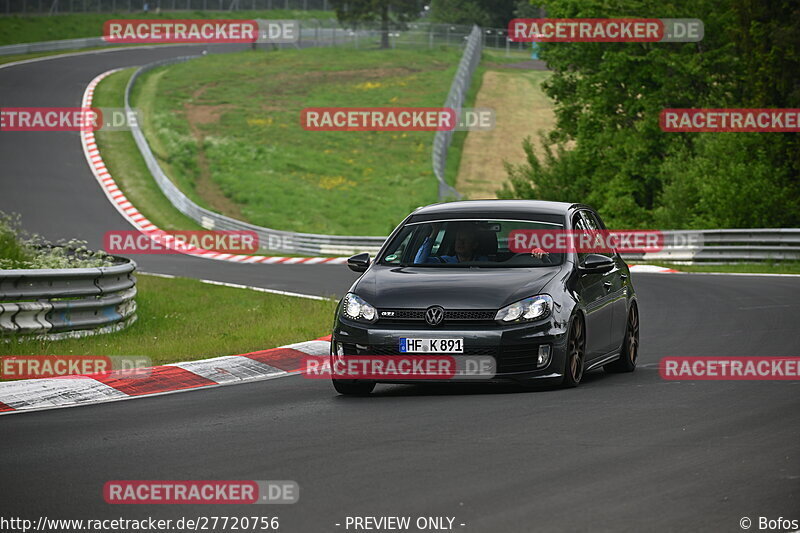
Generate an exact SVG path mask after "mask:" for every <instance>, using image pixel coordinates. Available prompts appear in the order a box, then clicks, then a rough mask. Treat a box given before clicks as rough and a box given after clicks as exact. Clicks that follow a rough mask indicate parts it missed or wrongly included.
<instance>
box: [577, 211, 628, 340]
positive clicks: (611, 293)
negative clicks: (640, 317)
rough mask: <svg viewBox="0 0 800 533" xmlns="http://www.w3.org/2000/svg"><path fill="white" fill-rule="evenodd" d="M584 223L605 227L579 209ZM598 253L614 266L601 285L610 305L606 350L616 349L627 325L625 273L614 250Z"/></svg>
mask: <svg viewBox="0 0 800 533" xmlns="http://www.w3.org/2000/svg"><path fill="white" fill-rule="evenodd" d="M581 216H582V217H583V219H584V221H585V222H586V225H587V226H588V227H589V229H591V230H601V231H605V230H606V227H605V225H604V224H603V221H602V220H600V216H599V215H598V214H597V213H594V212H592V211H581ZM600 255H604V256H607V257H610V258H611V259H613V260H614V264H615V266H614V268H613V269H612V270H611V271H610V272H607V273H606V274H604V275H603V285H604V288H605V289H606V300H607V301H608V305H610V307H611V310H612V312H611V324H610V335H609V344H608V346H607V349H606V351H612V350H617V349H619V347H620V346H621V345H622V340H623V337H624V336H625V328H626V326H627V318H628V304H627V296H628V287H627V282H626V281H627V276H628V275H627V273H626V272H625V271H624V269H623V268H622V264H621V263H622V258H621V257H619V254H617V253H616V251H614V250H608V251H607V252H602V253H600Z"/></svg>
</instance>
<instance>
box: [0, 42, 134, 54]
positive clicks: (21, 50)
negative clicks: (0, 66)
mask: <svg viewBox="0 0 800 533" xmlns="http://www.w3.org/2000/svg"><path fill="white" fill-rule="evenodd" d="M111 45H116V46H119V45H117V44H116V43H107V42H106V41H104V40H103V38H102V37H86V38H84V39H65V40H62V41H42V42H38V43H22V44H9V45H5V46H0V56H10V55H18V54H31V53H33V52H58V51H59V50H80V49H82V48H95V47H99V46H111Z"/></svg>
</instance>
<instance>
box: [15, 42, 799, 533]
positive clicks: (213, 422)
mask: <svg viewBox="0 0 800 533" xmlns="http://www.w3.org/2000/svg"><path fill="white" fill-rule="evenodd" d="M185 53H186V47H169V48H160V49H148V50H126V51H120V52H107V53H103V54H90V55H83V56H76V57H71V58H64V59H53V60H49V61H43V62H38V63H31V64H27V65H21V66H16V67H10V68H6V69H0V103H2V104H3V105H4V106H77V105H79V102H80V96H81V94H82V92H83V90H84V89H85V86H86V85H87V84H88V83H89V81H90V80H91V79H92V78H93V77H94V76H96V75H97V74H99V73H101V72H103V71H105V70H108V69H110V68H114V67H120V66H129V65H135V64H143V63H146V62H149V61H152V60H155V59H158V58H161V57H166V56H167V55H176V54H177V55H182V54H185ZM0 158H2V161H3V166H2V168H3V171H2V177H0V179H2V185H0V191H1V192H0V209H2V210H5V211H16V212H20V213H22V214H23V220H24V222H25V225H26V227H27V228H28V229H30V230H32V231H36V232H39V233H42V234H44V235H45V236H47V237H49V238H60V237H79V238H84V239H87V240H88V241H89V242H90V244H92V245H94V246H99V245H100V243H101V242H102V235H103V233H104V232H105V231H108V230H111V229H129V227H128V226H127V225H126V222H125V221H124V220H123V219H122V218H121V217H120V216H119V215H118V214H117V212H116V210H115V209H114V208H113V207H112V206H111V205H110V203H109V202H108V201H107V200H106V198H105V196H104V195H103V194H102V192H101V191H100V187H99V186H98V184H97V183H96V181H95V180H94V178H93V177H92V175H91V172H90V171H89V168H88V166H87V164H86V161H85V159H84V156H83V153H82V151H81V149H80V142H79V139H78V134H77V133H4V134H0ZM139 262H140V264H141V269H142V270H146V271H151V272H162V273H167V274H181V275H188V276H193V277H198V278H208V279H217V280H223V281H230V282H236V283H246V284H250V285H258V286H263V287H270V288H277V289H283V290H291V291H297V292H306V293H313V294H338V295H341V294H342V293H343V292H345V291H346V290H347V288H348V286H349V284H350V282H351V281H352V280H353V279H354V275H353V274H352V273H350V272H349V271H348V270H347V269H346V267H344V266H331V265H321V266H306V265H274V266H265V265H239V264H231V263H224V262H218V261H210V260H203V259H196V258H188V257H179V256H142V257H141V260H140V261H139ZM634 276H635V277H634V283H635V284H636V288H637V291H638V293H639V298H640V300H639V301H640V310H641V321H642V331H641V335H642V338H641V342H642V351H641V354H640V367H639V369H638V370H637V371H636V372H635V373H634V374H629V375H607V374H604V373H603V372H602V371H599V372H592V373H590V374H588V375H587V376H586V377H585V378H584V383H583V384H582V385H581V387H579V388H578V389H574V390H540V391H533V392H523V391H520V390H517V389H516V388H513V387H503V386H491V387H487V386H479V385H469V386H449V387H441V386H429V387H412V386H379V387H378V388H377V389H376V393H375V394H374V395H372V396H371V397H369V398H345V397H340V396H337V395H336V394H335V392H334V391H333V389H332V387H331V386H330V384H329V383H327V382H326V381H320V380H310V379H304V378H302V377H298V376H295V377H289V378H281V379H276V380H271V381H264V382H258V383H253V384H247V385H238V386H231V387H219V388H214V389H208V390H199V391H193V392H188V393H181V394H172V395H166V396H159V397H151V398H145V399H137V400H132V401H125V402H117V403H111V404H103V405H95V406H87V407H78V408H70V409H59V410H53V411H43V412H35V413H27V414H20V415H11V416H4V417H1V418H0V480H2V481H0V502H1V503H0V506H2V508H3V511H4V512H3V514H4V516H18V517H27V518H32V519H36V518H37V517H38V516H40V515H45V516H47V517H49V518H118V517H124V518H143V517H147V516H154V517H164V518H178V517H181V516H186V517H198V516H254V515H261V514H269V515H270V516H279V517H280V521H281V529H280V531H288V532H315V531H339V530H341V531H344V530H345V529H344V527H343V525H344V520H345V518H346V516H379V515H395V514H396V515H402V516H412V517H417V516H454V517H455V518H456V520H455V524H456V526H455V529H456V530H463V531H471V532H492V531H498V532H505V531H508V532H511V531H540V530H546V531H551V530H557V531H588V530H591V531H649V530H655V531H668V530H671V531H684V530H692V531H698V530H702V531H741V530H742V529H741V528H740V526H739V520H740V518H742V517H745V516H747V517H750V518H751V519H753V520H757V517H759V516H766V517H770V518H778V517H781V516H782V517H787V516H788V517H792V518H797V512H798V510H799V509H800V383H798V382H797V381H794V382H791V381H787V382H777V381H775V382H752V381H725V382H710V381H706V382H703V381H697V382H691V381H684V382H674V381H665V380H662V379H661V378H660V376H659V373H658V368H657V364H658V361H659V359H660V358H661V357H664V356H670V355H671V356H675V355H708V356H711V355H716V356H747V355H772V356H797V355H800V354H798V352H797V350H798V342H797V331H798V326H797V325H798V323H799V322H800V301H799V300H798V295H800V277H765V276H716V275H700V274H698V275H691V274H685V275H682V274H674V275H672V274H634ZM115 479H116V480H121V479H165V480H169V479H209V480H214V479H220V480H223V479H272V480H295V481H297V482H298V483H299V485H300V501H299V503H297V504H294V505H276V506H267V507H253V506H204V507H203V506H186V505H184V506H112V505H107V504H106V503H104V501H103V497H102V488H103V484H104V483H105V482H106V481H109V480H115ZM337 523H339V524H342V526H337V525H336V524H337ZM460 524H464V526H460ZM753 530H757V527H756V526H755V525H754V527H753ZM351 531H352V529H351Z"/></svg>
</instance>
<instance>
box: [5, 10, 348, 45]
mask: <svg viewBox="0 0 800 533" xmlns="http://www.w3.org/2000/svg"><path fill="white" fill-rule="evenodd" d="M256 18H261V19H294V20H299V19H306V20H307V19H314V18H316V19H329V18H333V12H331V11H302V10H293V9H273V10H268V11H266V10H265V11H162V12H160V13H156V12H155V11H150V12H149V13H144V12H141V11H135V12H120V13H68V14H63V15H53V16H44V15H30V16H26V15H11V16H3V17H0V46H3V45H8V44H19V43H36V42H41V41H59V40H63V39H80V38H83V37H99V36H101V35H102V34H103V23H104V22H105V21H107V20H112V19H256Z"/></svg>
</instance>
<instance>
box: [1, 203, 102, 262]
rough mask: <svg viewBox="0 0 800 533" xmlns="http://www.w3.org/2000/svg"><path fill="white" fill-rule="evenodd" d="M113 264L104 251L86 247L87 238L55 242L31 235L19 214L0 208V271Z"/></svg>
mask: <svg viewBox="0 0 800 533" xmlns="http://www.w3.org/2000/svg"><path fill="white" fill-rule="evenodd" d="M113 263H114V258H113V257H112V256H110V255H108V254H106V253H105V252H104V251H102V250H99V251H91V250H89V249H88V248H87V247H86V241H80V240H77V239H71V240H60V241H58V242H56V243H55V244H54V243H51V242H50V241H48V240H47V239H45V238H44V237H42V236H40V235H30V234H28V233H27V232H25V231H24V230H23V229H22V227H21V224H20V216H19V215H8V214H6V213H3V212H2V211H0V270H11V269H30V268H88V267H101V266H111V265H112V264H113Z"/></svg>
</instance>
